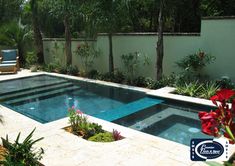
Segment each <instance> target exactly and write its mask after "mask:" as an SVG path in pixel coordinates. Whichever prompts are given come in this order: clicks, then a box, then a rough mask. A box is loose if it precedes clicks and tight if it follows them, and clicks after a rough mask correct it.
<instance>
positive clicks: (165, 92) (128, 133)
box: [0, 72, 235, 165]
mask: <svg viewBox="0 0 235 166" xmlns="http://www.w3.org/2000/svg"><path fill="white" fill-rule="evenodd" d="M42 74H46V75H51V76H59V77H63V78H69V79H75V80H80V81H87V82H91V83H97V84H102V85H107V86H113V87H118V88H124V89H129V90H136V91H140V92H145V93H146V94H147V95H150V96H156V97H164V98H169V99H178V100H180V101H182V100H184V101H185V100H186V101H187V102H191V103H197V104H203V105H208V106H212V104H211V102H210V101H209V100H205V99H197V98H192V97H186V98H185V96H181V95H176V94H172V93H171V92H173V91H174V88H172V87H165V88H161V89H158V90H150V89H146V88H139V87H133V86H128V85H122V84H118V83H111V82H106V81H100V80H92V79H88V78H82V77H77V76H68V75H63V74H58V73H47V72H37V73H33V74H32V75H31V74H29V76H30V75H31V76H35V75H42ZM22 77H24V76H20V77H12V78H9V79H5V80H11V79H14V78H22ZM184 98H185V99H184ZM195 101H196V102H195ZM0 107H2V108H3V109H4V110H5V111H6V112H5V113H6V114H9V115H11V116H12V115H13V116H14V115H16V116H17V117H20V119H24V120H25V121H29V124H33V125H35V126H37V127H38V128H39V132H40V131H45V130H53V129H54V130H58V129H62V128H64V127H66V126H68V118H63V119H60V120H57V121H53V122H50V123H46V124H41V123H39V122H36V121H35V122H34V120H32V119H30V118H28V117H26V116H24V115H22V114H19V113H17V112H15V111H11V110H10V109H8V108H6V107H4V106H2V105H0ZM87 116H88V118H89V120H90V121H92V122H96V123H98V124H100V125H102V126H103V128H104V129H105V130H107V131H112V130H113V129H114V128H115V129H117V130H118V131H120V132H121V133H122V134H123V136H124V137H125V139H124V140H121V141H120V142H125V141H126V140H127V141H128V140H129V139H134V138H135V137H136V135H138V136H140V137H141V138H142V137H144V138H146V139H150V140H151V141H157V142H161V143H162V145H160V143H158V145H159V146H160V147H161V146H163V147H164V146H165V145H172V146H173V147H177V148H178V149H183V150H184V151H185V150H186V151H187V152H188V155H189V147H188V146H185V145H182V144H179V143H176V142H173V141H169V140H166V139H163V138H160V137H156V136H152V135H149V134H146V133H142V132H140V131H136V130H133V129H130V128H127V127H124V126H120V125H117V124H114V123H112V122H108V121H104V120H101V119H98V118H95V117H92V116H89V115H87ZM22 130H23V128H22ZM12 131H13V133H14V134H16V132H17V130H12ZM27 131H28V130H27ZM60 132H61V131H60ZM3 133H4V132H3ZM14 134H13V135H14ZM68 134H69V133H68ZM73 139H74V138H73ZM163 147H162V148H160V149H161V150H163V151H164V148H163ZM233 149H234V151H235V147H233ZM232 151H233V150H232ZM177 154H178V152H175V155H177ZM185 154H186V153H184V155H185ZM51 155H52V154H51ZM171 158H174V157H171ZM176 158H177V157H176ZM176 158H174V160H176V161H180V162H182V163H184V164H186V165H188V163H190V165H195V162H192V161H188V160H186V161H184V160H185V158H184V159H180V160H179V159H178V158H177V159H176ZM47 160H48V161H47ZM50 161H51V158H50V156H49V155H47V157H46V159H44V160H43V163H47V164H48V163H50ZM199 163H200V164H202V163H201V162H199Z"/></svg>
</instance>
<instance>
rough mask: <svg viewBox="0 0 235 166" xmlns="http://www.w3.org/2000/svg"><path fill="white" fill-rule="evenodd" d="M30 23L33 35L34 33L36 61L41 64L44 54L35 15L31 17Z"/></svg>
mask: <svg viewBox="0 0 235 166" xmlns="http://www.w3.org/2000/svg"><path fill="white" fill-rule="evenodd" d="M32 23H33V35H34V42H35V47H36V51H37V52H36V54H37V57H38V63H39V64H43V63H44V56H43V43H42V35H41V32H40V29H39V25H38V21H37V18H36V17H35V16H33V17H32Z"/></svg>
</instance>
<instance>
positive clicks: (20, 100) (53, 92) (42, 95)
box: [5, 86, 80, 105]
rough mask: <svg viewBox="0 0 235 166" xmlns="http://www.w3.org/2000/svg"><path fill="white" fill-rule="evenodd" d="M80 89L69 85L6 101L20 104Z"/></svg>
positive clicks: (10, 103) (11, 103)
mask: <svg viewBox="0 0 235 166" xmlns="http://www.w3.org/2000/svg"><path fill="white" fill-rule="evenodd" d="M78 89H80V88H79V87H78V86H72V87H67V88H63V89H56V90H51V91H49V92H48V91H47V92H44V93H40V94H35V95H31V96H26V97H21V98H17V99H13V100H9V101H7V102H5V103H6V104H9V105H19V104H22V103H23V102H27V101H28V100H30V101H32V100H35V99H45V98H50V97H53V96H56V95H59V94H63V93H66V92H71V91H75V90H78Z"/></svg>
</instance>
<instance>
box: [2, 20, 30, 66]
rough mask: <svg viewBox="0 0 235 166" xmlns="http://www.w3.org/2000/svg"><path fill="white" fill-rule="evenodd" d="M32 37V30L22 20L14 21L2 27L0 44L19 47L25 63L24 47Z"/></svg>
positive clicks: (19, 52) (20, 55)
mask: <svg viewBox="0 0 235 166" xmlns="http://www.w3.org/2000/svg"><path fill="white" fill-rule="evenodd" d="M30 39H31V31H30V30H29V28H28V26H26V25H22V24H21V21H20V20H19V21H15V20H14V21H12V22H9V23H7V24H5V25H4V26H2V27H1V28H0V45H5V46H10V47H15V48H17V49H18V54H19V59H20V63H21V64H24V62H25V58H24V47H25V44H26V42H28V41H29V40H30Z"/></svg>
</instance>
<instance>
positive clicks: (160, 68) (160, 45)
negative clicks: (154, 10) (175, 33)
mask: <svg viewBox="0 0 235 166" xmlns="http://www.w3.org/2000/svg"><path fill="white" fill-rule="evenodd" d="M163 5H164V0H160V6H159V14H158V41H157V62H156V70H157V73H156V79H157V80H158V81H159V80H161V79H162V73H163V66H162V63H163V55H164V47H163V7H164V6H163Z"/></svg>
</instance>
